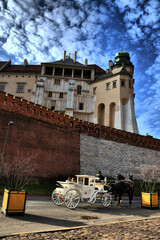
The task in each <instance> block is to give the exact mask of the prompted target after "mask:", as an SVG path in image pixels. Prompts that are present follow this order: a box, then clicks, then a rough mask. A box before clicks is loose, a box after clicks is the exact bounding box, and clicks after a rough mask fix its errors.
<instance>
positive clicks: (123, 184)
mask: <svg viewBox="0 0 160 240" xmlns="http://www.w3.org/2000/svg"><path fill="white" fill-rule="evenodd" d="M109 187H110V189H109V192H111V193H112V195H114V196H115V204H116V203H117V196H118V197H119V200H118V203H119V204H120V203H121V201H122V200H121V197H122V195H123V193H128V197H129V204H132V199H133V193H134V181H133V176H132V175H131V176H129V180H126V179H125V177H124V176H123V175H121V174H120V173H119V174H118V177H117V181H116V182H115V183H110V184H109Z"/></svg>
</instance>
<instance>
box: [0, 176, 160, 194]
mask: <svg viewBox="0 0 160 240" xmlns="http://www.w3.org/2000/svg"><path fill="white" fill-rule="evenodd" d="M107 179H108V180H111V181H112V182H114V179H113V178H107ZM134 183H135V187H134V196H141V185H140V181H138V180H136V181H134ZM4 188H5V186H4V185H3V184H2V183H0V194H2V195H3V192H4ZM55 188H56V181H55V180H45V181H37V180H36V181H33V182H31V183H30V184H28V185H27V186H26V187H25V190H27V194H28V195H35V196H51V194H52V192H53V190H54V189H55ZM156 192H158V193H159V195H160V183H158V184H156Z"/></svg>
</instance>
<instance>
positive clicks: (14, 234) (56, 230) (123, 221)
mask: <svg viewBox="0 0 160 240" xmlns="http://www.w3.org/2000/svg"><path fill="white" fill-rule="evenodd" d="M157 218H160V216H156V217H148V218H137V219H130V220H120V221H114V222H109V223H99V224H92V225H87V226H77V227H66V228H58V229H47V230H40V231H30V232H20V233H12V234H7V235H2V236H0V239H2V238H6V237H12V236H16V235H24V234H32V233H33V234H34V233H46V232H60V231H70V230H75V229H81V228H89V227H96V226H105V225H111V224H117V223H125V222H126V223H127V222H135V221H143V220H150V219H157Z"/></svg>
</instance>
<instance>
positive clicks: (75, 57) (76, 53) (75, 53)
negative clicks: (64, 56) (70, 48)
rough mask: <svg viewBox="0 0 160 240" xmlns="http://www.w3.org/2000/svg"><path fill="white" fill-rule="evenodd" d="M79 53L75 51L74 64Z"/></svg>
mask: <svg viewBox="0 0 160 240" xmlns="http://www.w3.org/2000/svg"><path fill="white" fill-rule="evenodd" d="M76 56H77V51H74V62H76Z"/></svg>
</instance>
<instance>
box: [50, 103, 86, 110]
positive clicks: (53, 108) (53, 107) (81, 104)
mask: <svg viewBox="0 0 160 240" xmlns="http://www.w3.org/2000/svg"><path fill="white" fill-rule="evenodd" d="M83 106H84V105H83V103H79V108H78V109H79V110H83ZM51 110H55V103H54V105H53V106H51Z"/></svg>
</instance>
